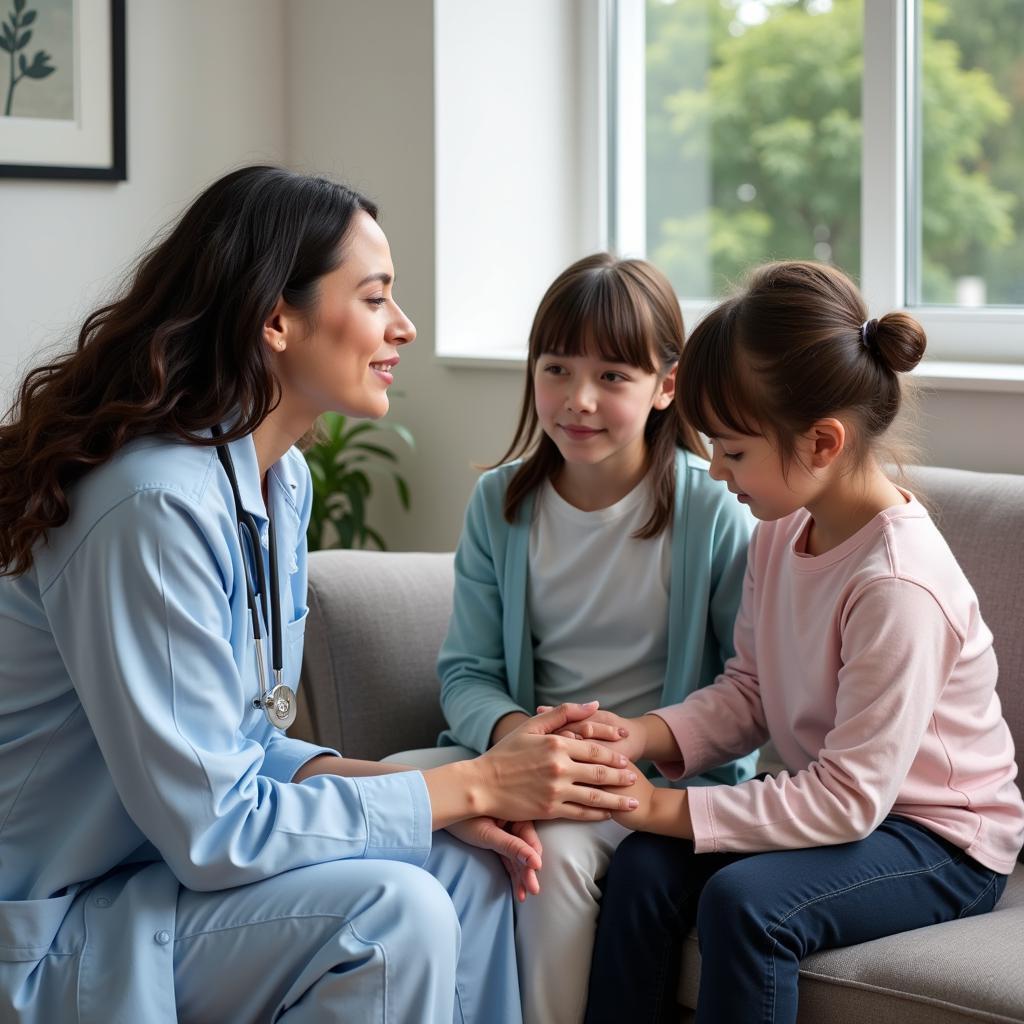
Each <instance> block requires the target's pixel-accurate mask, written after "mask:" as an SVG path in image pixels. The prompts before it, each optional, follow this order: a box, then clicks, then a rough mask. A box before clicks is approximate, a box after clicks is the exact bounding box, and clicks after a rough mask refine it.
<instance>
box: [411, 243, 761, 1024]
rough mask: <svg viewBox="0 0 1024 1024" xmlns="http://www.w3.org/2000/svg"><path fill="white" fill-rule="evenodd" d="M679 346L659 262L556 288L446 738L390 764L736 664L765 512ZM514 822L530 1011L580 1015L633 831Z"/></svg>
mask: <svg viewBox="0 0 1024 1024" xmlns="http://www.w3.org/2000/svg"><path fill="white" fill-rule="evenodd" d="M682 345H683V322H682V317H681V315H680V312H679V304H678V301H677V299H676V296H675V294H674V292H673V290H672V287H671V285H670V284H669V282H668V281H667V280H666V279H665V277H664V276H663V275H662V274H661V273H660V272H659V271H657V270H656V269H655V268H654V267H652V266H651V265H650V264H648V263H645V262H643V261H640V260H616V259H614V258H613V257H611V256H609V255H607V254H598V255H595V256H590V257H587V258H585V259H583V260H580V261H578V262H577V263H575V264H573V265H572V266H571V267H569V268H568V269H567V270H566V271H564V272H563V273H562V274H561V275H560V276H559V277H558V278H557V279H556V281H555V282H554V283H553V284H552V285H551V287H550V288H549V289H548V292H547V294H546V295H545V296H544V298H543V300H542V301H541V304H540V308H539V309H538V311H537V314H536V317H535V319H534V323H533V328H532V331H531V335H530V346H529V357H528V364H527V378H526V390H525V394H524V399H523V407H522V413H521V415H520V421H519V426H518V428H517V431H516V435H515V438H514V439H513V442H512V444H511V446H510V448H509V451H508V452H507V453H506V455H505V457H504V458H503V459H502V460H501V464H499V465H498V467H497V468H495V469H492V470H491V471H489V472H487V473H485V474H484V476H483V477H482V478H481V479H480V481H479V482H478V484H477V487H476V489H475V491H474V493H473V496H472V498H471V499H470V503H469V508H468V511H467V513H466V522H465V528H464V530H463V534H462V538H461V540H460V542H459V547H458V552H457V553H456V557H455V592H454V608H453V612H452V618H451V624H450V626H449V630H448V635H447V638H446V640H445V642H444V645H443V647H442V649H441V653H440V657H439V660H438V671H439V674H440V677H441V703H442V707H443V710H444V714H445V717H446V719H447V721H448V725H449V729H448V730H447V731H446V732H445V733H444V734H443V735H442V736H441V738H440V741H439V742H440V746H441V748H442V749H440V750H437V751H433V752H429V753H428V752H412V753H409V752H407V753H405V754H401V755H395V758H394V760H400V761H403V762H406V763H413V764H416V765H418V766H422V767H426V766H429V765H434V764H437V763H439V762H440V761H446V760H453V759H457V758H465V757H472V756H474V755H475V754H476V753H479V752H482V751H484V750H486V749H487V748H488V747H490V746H491V745H492V744H493V743H495V742H497V741H498V740H499V739H500V738H501V737H502V736H503V735H505V733H506V732H508V731H511V729H513V728H515V727H516V725H518V724H519V723H520V722H522V721H523V720H525V719H526V718H527V717H528V716H529V715H532V714H533V713H534V710H535V708H536V707H537V705H538V704H541V705H544V704H555V703H560V702H562V701H569V700H578V701H588V700H591V699H599V700H600V701H601V706H602V708H605V709H607V710H609V711H614V712H617V713H619V714H624V713H632V714H633V715H637V714H644V713H646V712H648V711H652V710H653V709H655V708H657V707H662V706H664V705H667V704H674V703H678V702H679V701H681V700H683V698H684V697H685V696H686V695H687V694H688V693H691V692H692V691H693V690H695V689H696V688H697V687H700V686H704V685H707V684H708V683H710V682H711V681H712V680H713V679H714V678H715V676H716V675H718V673H720V672H721V670H722V665H723V663H724V661H725V659H726V658H727V657H729V656H731V655H732V653H733V651H732V632H733V620H734V618H735V615H736V609H737V607H738V605H739V600H740V588H741V585H742V581H743V574H744V569H745V565H746V548H747V541H748V538H749V535H750V530H751V525H752V524H751V520H750V518H749V517H748V515H747V513H746V510H745V509H743V508H742V506H740V505H738V504H737V503H736V502H735V501H734V500H732V499H731V496H730V495H729V493H728V491H727V490H726V488H725V487H723V486H722V485H721V484H719V483H716V482H715V481H713V480H712V479H711V478H710V476H709V475H708V463H707V461H706V460H705V458H704V457H703V456H704V454H705V453H704V447H703V444H702V442H701V440H700V436H699V434H698V433H697V432H696V430H694V429H693V428H692V427H690V426H689V425H688V424H686V423H684V422H683V421H682V420H681V418H680V417H679V414H678V413H677V411H676V406H675V404H674V403H673V401H672V398H673V393H674V389H675V378H676V366H677V363H678V360H679V357H680V354H681V352H682ZM509 460H514V461H509ZM625 709H628V712H627V711H626V710H625ZM576 728H577V734H578V735H581V736H582V737H584V738H594V739H602V738H604V739H614V738H616V737H615V736H612V735H607V736H606V735H604V733H605V732H607V731H609V730H610V727H609V726H608V725H607V724H604V723H602V721H601V712H598V713H597V714H596V715H595V716H594V718H592V719H591V720H589V722H588V723H581V724H578V725H577V726H576ZM755 763H756V752H753V753H751V754H750V755H749V756H748V757H745V758H742V759H740V760H737V761H734V762H732V763H730V764H727V765H723V766H721V767H719V768H717V769H716V770H714V771H713V772H711V773H709V776H708V778H707V779H706V780H705V781H713V782H730V783H731V782H740V781H743V780H745V779H747V778H750V777H751V776H752V775H753V773H754V766H755ZM699 781H700V780H698V782H699ZM508 827H509V828H510V830H512V831H514V832H515V833H516V834H517V835H519V836H521V837H522V838H524V839H525V840H526V841H527V842H529V843H530V844H531V845H532V846H534V848H535V849H536V850H537V851H538V853H540V854H541V857H542V862H543V867H542V869H541V871H540V872H539V876H538V873H537V872H534V871H532V870H528V869H526V868H524V867H522V866H520V865H513V864H508V865H507V867H508V869H509V872H510V874H511V876H512V878H513V884H514V886H515V889H516V895H517V898H518V900H519V904H518V906H517V951H518V956H519V972H520V981H521V989H522V997H523V1008H524V1018H525V1020H526V1021H527V1024H548V1022H558V1024H575V1022H576V1021H579V1020H581V1019H582V1016H583V1011H584V1006H585V1000H586V986H587V977H588V971H589V963H590V953H591V948H592V945H593V937H594V928H595V923H596V920H597V911H598V900H599V897H600V892H599V889H598V885H597V881H598V879H600V878H601V877H602V876H603V874H604V872H605V870H606V868H607V865H608V862H609V860H610V858H611V854H612V853H613V852H614V849H615V847H616V846H617V845H618V843H619V842H620V841H621V840H622V839H623V838H624V837H625V836H626V835H628V829H626V828H624V827H623V826H621V825H618V824H617V823H615V822H614V821H611V820H609V821H605V822H587V823H584V822H578V821H566V820H562V821H543V822H537V823H534V822H517V823H511V824H510V825H509V826H508ZM528 895H529V897H530V898H529V899H527V896H528Z"/></svg>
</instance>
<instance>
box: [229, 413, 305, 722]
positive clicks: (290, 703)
mask: <svg viewBox="0 0 1024 1024" xmlns="http://www.w3.org/2000/svg"><path fill="white" fill-rule="evenodd" d="M211 432H212V434H213V436H214V437H219V436H220V435H221V433H222V431H221V429H220V427H219V426H214V427H213V428H212V430H211ZM217 458H218V459H219V461H220V464H221V466H223V467H224V473H225V475H226V476H227V478H228V483H229V485H230V486H231V495H232V498H233V499H234V504H235V519H236V523H237V528H238V542H239V545H240V546H241V548H242V568H243V570H244V573H245V590H246V599H247V602H248V606H249V613H250V615H251V616H252V634H253V640H254V641H255V645H256V669H257V672H258V675H259V688H260V690H259V696H258V697H255V698H253V702H252V703H253V707H256V708H263V710H264V711H265V712H266V715H267V718H268V719H269V720H270V723H271V724H272V725H274V726H275V727H277V728H279V729H285V728H287V727H288V726H289V725H291V723H292V722H293V721H294V720H295V694H294V692H293V691H292V690H291V688H290V687H287V686H284V685H283V684H282V682H281V675H282V672H283V671H284V648H283V644H282V642H281V598H280V589H279V587H280V577H279V574H278V567H277V531H276V530H275V529H274V520H273V518H272V517H271V516H270V514H269V510H268V515H267V519H268V528H267V539H268V541H269V548H270V551H269V555H270V558H269V562H270V586H269V587H268V586H267V575H266V572H265V571H264V568H263V557H262V553H261V550H260V549H261V544H260V531H259V526H258V525H257V523H256V519H255V517H254V516H253V515H252V513H251V512H248V511H246V509H245V508H244V507H243V505H242V493H241V490H240V488H239V486H238V477H237V475H236V474H235V464H234V460H233V459H232V458H231V452H230V451H228V447H227V445H226V444H220V445H218V446H217ZM246 547H248V548H249V554H250V556H251V558H252V564H253V567H254V569H255V572H256V587H257V588H258V591H257V590H256V589H254V587H253V580H252V573H250V571H249V562H248V559H247V558H246V557H245V556H246V552H245V549H246ZM265 595H266V596H265ZM267 598H269V601H268V600H267ZM268 604H269V611H270V630H269V631H266V630H265V624H264V621H263V620H264V618H265V616H266V612H267V605H268ZM265 631H266V632H269V634H270V636H269V637H268V639H270V641H271V643H270V655H271V659H272V661H273V673H274V687H273V689H272V690H268V688H267V670H266V660H265V656H264V650H263V644H264V633H265Z"/></svg>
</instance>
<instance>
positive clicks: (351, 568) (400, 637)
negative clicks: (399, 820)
mask: <svg viewBox="0 0 1024 1024" xmlns="http://www.w3.org/2000/svg"><path fill="white" fill-rule="evenodd" d="M452 560H453V556H452V555H451V554H450V553H449V554H410V553H404V552H402V553H399V552H394V553H392V552H381V551H316V552H313V553H312V554H311V555H310V557H309V619H308V620H307V623H306V638H305V648H304V655H303V661H302V676H301V687H300V694H301V696H300V699H299V707H300V709H302V708H303V706H305V709H306V711H308V714H306V713H303V714H302V716H301V717H300V719H299V721H297V722H296V725H295V726H293V727H292V730H291V733H292V735H298V736H301V737H302V738H304V739H310V740H313V741H314V742H317V743H322V744H323V745H324V746H329V747H334V748H335V749H337V750H340V751H341V752H342V753H343V754H344V755H345V756H346V757H357V758H363V759H366V760H379V759H380V758H381V757H384V756H385V755H387V754H392V753H395V752H396V751H399V750H408V749H411V748H416V747H432V746H434V744H435V742H436V740H437V734H438V733H439V732H440V731H441V729H443V728H444V718H443V716H442V714H441V706H440V702H439V693H440V684H439V683H438V680H437V672H436V661H437V652H438V650H439V648H440V646H441V641H442V640H443V639H444V635H445V632H446V630H447V628H448V619H449V617H450V615H451V610H452V587H453V573H452Z"/></svg>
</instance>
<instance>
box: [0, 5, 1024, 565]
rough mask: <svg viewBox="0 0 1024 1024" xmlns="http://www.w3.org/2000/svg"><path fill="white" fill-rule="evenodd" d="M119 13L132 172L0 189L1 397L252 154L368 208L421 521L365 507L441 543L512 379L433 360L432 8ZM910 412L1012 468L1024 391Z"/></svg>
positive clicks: (458, 514)
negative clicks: (371, 200) (205, 187)
mask: <svg viewBox="0 0 1024 1024" xmlns="http://www.w3.org/2000/svg"><path fill="white" fill-rule="evenodd" d="M128 13H129V23H128V49H129V71H128V89H129V93H128V109H129V118H130V120H129V130H128V141H129V176H130V180H129V181H128V182H127V183H125V184H122V185H117V186H111V185H96V184H86V183H79V184H75V183H63V182H61V183H53V182H48V183H36V182H20V181H3V182H0V209H2V210H3V221H4V232H3V234H2V236H0V289H2V293H0V294H2V302H0V393H2V394H3V397H4V398H5V399H6V397H8V395H9V389H10V388H11V387H12V386H13V382H14V380H15V379H16V377H17V371H18V368H19V365H21V366H23V365H24V363H25V361H26V360H28V359H29V358H32V359H34V358H35V357H36V355H37V354H38V350H39V349H40V347H41V346H42V345H44V344H46V343H47V342H50V341H53V340H55V339H58V338H60V337H62V336H66V334H67V330H68V328H69V326H70V325H72V324H74V323H75V321H77V320H79V319H80V317H81V314H82V313H84V312H85V311H86V310H87V309H88V308H89V307H91V306H93V305H94V304H95V303H96V301H97V299H98V297H99V292H100V291H101V290H102V289H104V288H107V287H109V286H110V284H111V283H112V281H113V280H114V279H115V277H116V273H117V271H118V269H119V268H121V267H123V266H125V265H127V264H128V262H129V261H130V260H131V259H132V257H133V256H134V254H135V253H136V252H137V250H138V248H139V247H140V246H141V245H142V244H143V242H144V241H145V240H146V239H147V238H149V237H150V236H151V235H152V233H153V232H154V231H155V230H156V229H157V228H158V227H159V226H160V225H161V224H163V223H164V222H165V221H166V220H167V219H168V218H170V217H171V216H173V215H174V213H176V212H177V210H178V209H179V208H180V206H181V204H182V203H184V202H186V201H187V200H188V199H189V198H190V197H191V196H192V195H193V194H194V192H195V190H196V189H197V188H198V187H199V186H200V185H201V184H202V183H204V182H205V181H208V180H209V179H211V178H213V177H215V176H216V175H217V174H219V173H220V172H221V171H223V170H225V169H227V168H228V167H230V166H234V165H237V164H241V163H244V162H248V161H250V160H254V159H287V160H288V161H289V162H290V163H292V164H293V165H295V166H297V167H299V168H301V169H306V170H319V171H325V172H329V173H331V174H333V175H336V176H338V177H340V178H343V179H345V180H347V181H349V182H351V183H352V184H354V185H355V186H357V187H360V188H362V189H364V190H365V191H367V192H368V193H370V194H371V195H373V196H374V197H375V198H376V199H377V200H378V201H379V202H380V204H381V207H382V211H383V223H384V227H385V230H386V231H387V233H388V237H389V239H390V241H391V246H392V250H393V255H394V259H395V265H396V270H397V274H398V282H397V284H398V289H397V291H398V297H399V301H400V302H401V303H402V304H403V305H404V306H405V308H406V310H407V312H408V313H409V314H410V315H411V316H412V318H413V319H414V320H415V321H416V323H417V326H418V327H419V332H420V333H419V340H418V341H417V342H416V343H415V344H414V345H412V346H410V347H409V348H408V349H407V351H406V352H405V353H403V358H402V363H401V366H400V367H399V373H398V378H397V382H396V390H397V391H398V392H399V395H398V397H396V399H395V400H394V402H393V413H392V415H393V417H394V418H395V419H397V420H400V421H401V422H402V423H405V424H406V425H407V426H409V427H410V428H411V429H412V430H413V432H414V434H415V436H416V439H417V443H418V449H417V453H416V455H415V457H413V458H404V472H405V474H406V476H407V477H408V479H409V482H410V485H411V488H412V493H413V502H414V509H413V512H412V513H411V514H410V515H406V514H405V513H403V512H402V511H401V509H399V508H398V507H397V502H396V501H395V499H394V498H393V497H392V496H391V492H390V491H389V490H382V492H381V495H380V498H379V499H378V500H377V502H376V506H375V514H376V515H377V517H378V520H379V522H380V523H381V525H382V527H383V532H384V534H385V536H386V537H387V538H388V540H389V542H390V544H391V546H392V547H394V548H399V549H422V550H443V549H446V548H450V547H452V546H453V545H454V544H455V542H456V540H457V538H458V533H459V528H460V525H461V519H462V513H463V509H464V507H465V502H466V499H467V497H468V495H469V491H470V489H471V487H472V484H473V481H474V479H475V477H476V473H475V471H474V470H473V468H472V463H474V462H486V461H488V460H493V459H495V458H497V456H498V455H500V454H501V452H502V451H503V450H504V447H505V445H506V444H507V442H508V440H509V437H510V434H511V431H512V428H513V426H514V424H515V419H516V415H517V411H518V403H519V396H520V390H521V386H522V379H521V372H520V371H517V370H510V369H486V368H474V367H465V366H454V365H450V364H449V365H446V364H442V363H441V362H439V361H438V360H437V359H436V358H435V356H434V344H435V340H436V339H435V336H434V329H435V328H434V324H435V302H434V295H435V280H434V253H435V217H434V210H435V198H434V197H435V180H434V161H435V149H434V87H433V83H434V62H433V32H434V20H433V18H434V14H433V3H431V2H428V0H346V2H345V3H338V2H336V0H287V4H282V0H218V2H217V3H216V4H210V3H206V2H203V0H177V2H175V3H173V4H172V3H163V2H158V0H138V2H136V3H133V4H131V5H130V9H129V12H128ZM285 15H287V16H285ZM200 29H201V30H200ZM186 52H187V53H188V54H189V57H188V60H187V61H186V60H184V59H183V58H182V54H183V53H186ZM467 87H471V83H467ZM467 130H471V126H468V127H467ZM500 201H501V195H500V194H496V195H495V202H500ZM510 270H514V268H512V267H510ZM529 301H530V303H531V304H532V302H533V299H532V298H531V299H530V300H529ZM923 414H924V417H923V421H922V427H923V430H922V441H923V447H924V453H925V458H926V460H927V461H930V462H933V463H938V464H944V465H950V466H959V467H963V468H973V469H987V470H1002V471H1007V472H1016V473H1022V472H1024V395H1021V394H1009V395H1008V394H971V393H956V392H948V391H947V392H936V393H934V394H932V395H930V396H926V397H925V399H924V402H923Z"/></svg>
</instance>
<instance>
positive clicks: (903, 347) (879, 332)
mask: <svg viewBox="0 0 1024 1024" xmlns="http://www.w3.org/2000/svg"><path fill="white" fill-rule="evenodd" d="M872 327H873V330H872V332H871V337H870V338H869V344H870V346H871V348H872V349H873V350H874V351H875V353H876V354H877V356H878V359H879V360H880V361H881V362H882V363H884V364H885V366H886V367H887V368H888V369H890V370H892V372H893V373H907V372H908V371H910V370H912V369H913V368H914V367H915V366H917V364H918V363H919V362H921V359H922V357H923V356H924V350H925V346H926V345H927V339H926V337H925V333H924V328H923V327H922V326H921V325H920V324H919V323H918V322H917V321H916V320H915V319H914V318H913V317H912V316H910V314H909V313H886V315H885V316H883V317H882V318H881V319H880V320H879V321H878V322H877V323H875V324H873V325H872Z"/></svg>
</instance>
